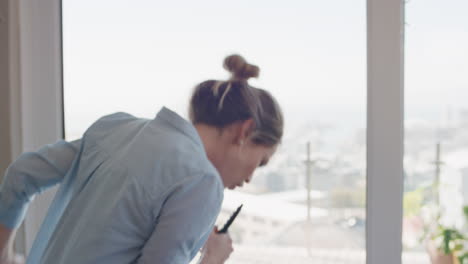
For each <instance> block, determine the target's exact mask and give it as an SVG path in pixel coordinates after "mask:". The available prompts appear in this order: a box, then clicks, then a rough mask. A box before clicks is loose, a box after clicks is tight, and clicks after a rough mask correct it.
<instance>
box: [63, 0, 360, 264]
mask: <svg viewBox="0 0 468 264" xmlns="http://www.w3.org/2000/svg"><path fill="white" fill-rule="evenodd" d="M365 3H366V2H365V1H345V0H333V1H304V0H302V1H301V0H293V1H266V0H262V1H246V0H241V1H236V2H235V4H234V3H233V2H228V1H207V0H199V1H165V2H163V1H143V0H139V1H116V0H112V1H110V0H101V1H91V0H82V1H70V0H65V1H63V42H64V46H63V52H64V54H63V56H64V105H65V131H66V138H67V139H69V140H71V139H75V138H79V137H81V135H82V134H83V132H84V131H85V130H86V128H87V127H88V126H89V125H90V124H91V123H92V122H94V121H95V120H96V119H97V118H99V117H100V116H102V115H105V114H110V113H113V112H116V111H125V112H129V113H131V114H133V115H135V116H139V117H146V118H153V117H154V116H155V114H156V113H157V112H158V110H159V109H160V108H161V107H162V106H163V105H164V106H167V107H169V108H171V109H173V110H175V111H176V112H178V113H179V114H180V115H182V116H184V117H186V116H187V107H188V104H187V102H188V99H189V96H190V93H191V91H192V88H193V87H194V86H195V85H196V84H197V83H199V82H201V81H204V80H207V79H226V78H227V77H228V75H227V73H226V72H225V71H224V70H223V68H222V60H223V58H224V57H225V56H227V55H229V54H232V53H239V54H241V55H243V56H244V57H245V58H246V59H247V60H248V61H250V62H252V63H253V64H256V65H258V66H260V68H261V73H260V78H258V80H252V81H251V85H253V86H257V87H261V88H265V89H267V90H268V91H270V92H271V93H272V94H273V95H274V96H275V97H276V98H277V99H278V101H279V103H280V104H281V106H282V108H283V110H284V115H285V120H286V130H285V135H284V139H283V143H282V144H281V146H280V148H279V150H278V153H277V154H276V155H275V157H274V158H273V160H272V161H271V162H270V163H269V165H268V166H266V167H265V168H262V169H259V170H258V172H257V173H256V174H255V176H254V178H253V182H252V183H251V184H249V185H248V186H246V187H244V188H242V189H238V190H235V191H226V192H225V201H224V204H223V208H222V212H221V214H220V216H219V220H218V224H219V225H222V224H223V223H224V221H225V220H226V219H227V217H228V216H229V215H230V214H231V213H232V212H233V211H234V210H235V209H236V208H237V206H239V205H240V204H241V203H243V204H244V207H243V209H242V212H241V213H240V215H239V217H238V219H237V220H236V221H235V222H234V224H233V226H232V227H231V229H230V234H231V236H232V238H233V240H234V243H235V252H234V253H233V255H232V257H231V259H230V260H229V263H243V264H245V263H285V262H286V261H289V262H291V263H365V235H364V234H365V221H366V216H365V189H366V178H365V171H366V158H365V149H366V140H365V136H366V133H365V130H366V120H365V117H366V107H365V105H366V25H365V21H366V8H365ZM307 152H309V154H310V155H309V156H307ZM307 179H309V181H308V180H307ZM308 182H309V186H310V191H307V188H306V187H307V183H308ZM308 193H309V196H308V195H307V194H308Z"/></svg>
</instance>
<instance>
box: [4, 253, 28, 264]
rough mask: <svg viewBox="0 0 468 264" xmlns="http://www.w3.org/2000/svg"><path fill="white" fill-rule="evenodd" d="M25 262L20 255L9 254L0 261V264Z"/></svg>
mask: <svg viewBox="0 0 468 264" xmlns="http://www.w3.org/2000/svg"><path fill="white" fill-rule="evenodd" d="M25 263H26V261H25V259H24V257H23V256H22V255H19V254H14V253H13V254H10V255H9V256H6V257H5V259H0V264H25Z"/></svg>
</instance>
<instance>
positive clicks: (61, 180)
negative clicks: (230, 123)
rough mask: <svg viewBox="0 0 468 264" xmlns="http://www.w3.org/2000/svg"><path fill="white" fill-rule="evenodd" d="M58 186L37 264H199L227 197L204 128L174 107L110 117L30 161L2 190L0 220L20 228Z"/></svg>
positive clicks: (22, 162) (13, 170) (33, 255)
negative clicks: (40, 198) (31, 207)
mask: <svg viewBox="0 0 468 264" xmlns="http://www.w3.org/2000/svg"><path fill="white" fill-rule="evenodd" d="M56 184H60V187H59V190H58V192H57V194H56V195H55V198H54V201H53V202H52V204H51V206H50V208H49V211H48V213H47V216H46V218H45V220H44V223H43V224H42V226H41V229H40V231H39V233H38V235H37V237H36V240H35V242H34V244H33V247H32V249H31V252H30V255H29V257H28V259H27V263H28V264H36V263H46V264H54V263H66V264H75V263H76V264H87V263H102V264H107V263H109V264H111V263H112V264H118V263H189V262H190V260H191V259H192V258H193V257H194V256H195V254H196V253H197V251H198V250H199V249H200V247H201V246H203V244H204V243H205V241H206V240H207V238H208V235H209V234H210V232H211V231H212V228H213V225H214V222H215V220H216V217H217V215H218V213H219V211H220V207H221V203H222V200H223V184H222V181H221V178H220V176H219V174H218V172H217V170H216V169H215V168H214V167H213V165H212V164H211V163H210V161H209V160H208V158H207V155H206V153H205V150H204V147H203V144H202V142H201V139H200V138H199V136H198V133H197V131H196V130H195V128H194V127H193V125H192V124H190V123H189V122H187V121H186V120H184V119H183V118H181V117H180V116H178V115H177V114H176V113H174V112H172V111H171V110H169V109H167V108H163V109H162V110H161V111H160V112H159V113H158V115H157V116H156V118H155V119H153V120H147V119H139V118H135V117H133V116H131V115H129V114H126V113H116V114H113V115H109V116H105V117H103V118H101V119H99V120H98V121H97V122H95V123H94V124H93V125H92V126H91V127H90V128H88V130H87V131H86V132H85V134H84V135H83V137H82V138H81V139H80V140H77V141H74V142H66V141H63V140H62V141H58V142H57V143H55V144H52V145H47V146H44V147H42V148H41V149H39V150H38V151H37V152H29V153H24V154H22V155H21V156H20V157H19V158H18V159H17V160H16V161H15V162H13V163H12V164H11V165H10V166H9V168H8V169H7V172H6V175H5V179H4V182H3V184H2V186H1V188H0V223H2V224H3V225H5V226H6V227H9V228H16V227H18V226H19V224H20V223H21V222H22V220H23V218H24V214H25V211H26V210H27V206H28V203H29V202H30V201H31V199H33V196H34V195H35V194H37V193H40V192H41V191H44V190H45V189H47V188H49V187H52V186H54V185H56Z"/></svg>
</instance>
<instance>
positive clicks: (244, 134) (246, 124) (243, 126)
mask: <svg viewBox="0 0 468 264" xmlns="http://www.w3.org/2000/svg"><path fill="white" fill-rule="evenodd" d="M253 130H254V121H253V119H252V118H250V119H247V120H245V121H241V122H239V131H238V134H237V139H236V140H237V143H238V144H240V145H243V144H244V143H245V142H246V141H247V140H248V139H249V137H250V136H251V135H252V132H253Z"/></svg>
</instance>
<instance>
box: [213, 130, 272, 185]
mask: <svg viewBox="0 0 468 264" xmlns="http://www.w3.org/2000/svg"><path fill="white" fill-rule="evenodd" d="M276 148H277V147H276V146H271V147H267V146H263V145H257V144H255V143H253V142H252V141H251V140H250V139H248V140H247V141H246V142H244V143H243V142H241V143H239V144H237V145H235V146H233V147H232V148H231V149H230V150H229V153H226V154H227V157H226V159H225V165H224V166H223V171H222V172H220V173H221V176H222V178H223V182H224V187H226V188H229V189H234V188H236V187H242V185H244V183H248V182H250V180H251V179H252V175H253V173H254V171H255V169H256V168H258V167H262V166H265V165H266V164H267V163H268V161H269V160H270V159H271V157H272V156H273V154H274V153H275V151H276Z"/></svg>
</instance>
